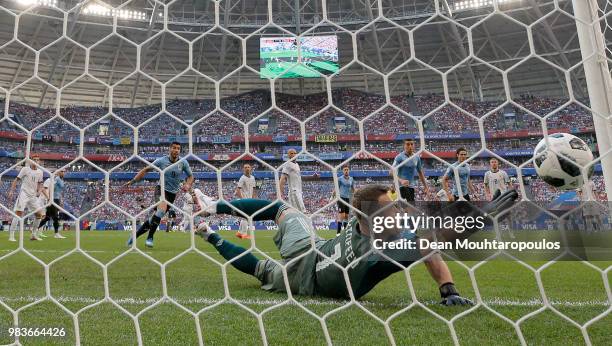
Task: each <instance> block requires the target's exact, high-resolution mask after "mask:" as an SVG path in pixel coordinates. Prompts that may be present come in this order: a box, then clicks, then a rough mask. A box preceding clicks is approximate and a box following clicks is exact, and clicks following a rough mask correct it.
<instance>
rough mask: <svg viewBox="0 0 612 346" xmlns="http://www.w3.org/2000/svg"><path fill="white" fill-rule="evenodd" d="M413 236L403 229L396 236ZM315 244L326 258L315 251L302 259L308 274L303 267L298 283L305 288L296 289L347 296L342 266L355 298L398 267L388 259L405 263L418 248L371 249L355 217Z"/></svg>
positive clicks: (404, 264) (415, 257) (415, 255)
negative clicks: (333, 234)
mask: <svg viewBox="0 0 612 346" xmlns="http://www.w3.org/2000/svg"><path fill="white" fill-rule="evenodd" d="M414 237H415V235H414V234H413V233H409V232H405V233H402V235H401V237H400V238H405V239H411V238H414ZM316 245H317V249H318V250H319V251H320V252H321V253H323V254H325V255H326V256H327V258H326V257H325V256H322V255H321V254H319V253H316V252H313V253H311V254H309V255H307V256H306V258H304V263H302V264H303V268H304V269H305V268H310V270H312V273H310V274H311V275H308V271H307V270H303V271H302V273H303V274H305V275H304V277H302V280H301V282H302V284H303V285H305V287H300V291H301V292H302V293H311V294H313V295H321V296H326V297H338V298H340V297H342V298H348V297H350V295H349V288H348V286H347V284H346V280H345V276H344V274H343V271H342V268H347V274H348V278H349V281H350V287H351V288H352V291H353V294H354V295H355V298H359V297H361V296H363V295H364V294H366V293H367V292H369V291H370V290H371V289H372V288H374V286H376V285H377V284H378V283H379V282H380V281H382V280H384V279H385V278H387V277H389V276H390V275H391V274H393V273H395V272H398V271H400V270H402V268H401V267H400V266H398V265H397V264H395V263H393V262H392V261H389V258H390V259H393V260H394V261H397V262H398V263H400V264H401V265H402V266H408V265H410V264H411V263H412V262H414V261H416V260H418V259H419V258H420V252H419V250H374V249H373V246H372V242H371V238H370V237H369V236H364V235H362V234H361V233H360V232H359V224H358V222H357V219H356V218H353V219H351V220H350V221H349V223H348V225H347V227H346V228H345V229H344V231H342V233H340V235H339V236H337V237H335V238H334V239H330V240H327V241H323V242H321V241H319V242H317V243H316ZM381 253H382V254H384V256H383V255H381ZM364 255H365V256H364ZM362 256H364V257H363V258H361V257H362ZM385 256H386V257H388V258H385ZM356 259H359V260H358V261H355V260H356Z"/></svg>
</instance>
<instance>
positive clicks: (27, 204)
mask: <svg viewBox="0 0 612 346" xmlns="http://www.w3.org/2000/svg"><path fill="white" fill-rule="evenodd" d="M42 207H43V203H41V199H40V198H39V197H30V196H27V195H24V194H19V197H18V198H17V203H15V209H14V211H19V212H23V211H25V210H26V209H27V210H28V211H29V212H33V211H37V210H39V209H41V208H42Z"/></svg>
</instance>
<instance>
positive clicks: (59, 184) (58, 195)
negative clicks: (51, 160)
mask: <svg viewBox="0 0 612 346" xmlns="http://www.w3.org/2000/svg"><path fill="white" fill-rule="evenodd" d="M62 193H64V179H62V178H60V177H58V176H56V177H55V181H54V183H53V199H62Z"/></svg>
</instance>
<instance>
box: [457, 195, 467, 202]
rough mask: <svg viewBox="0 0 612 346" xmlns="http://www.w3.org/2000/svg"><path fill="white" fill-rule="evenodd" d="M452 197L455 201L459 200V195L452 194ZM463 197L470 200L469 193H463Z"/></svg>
mask: <svg viewBox="0 0 612 346" xmlns="http://www.w3.org/2000/svg"><path fill="white" fill-rule="evenodd" d="M453 197H455V201H458V200H459V196H457V195H453ZM463 198H465V200H466V201H469V200H470V195H463Z"/></svg>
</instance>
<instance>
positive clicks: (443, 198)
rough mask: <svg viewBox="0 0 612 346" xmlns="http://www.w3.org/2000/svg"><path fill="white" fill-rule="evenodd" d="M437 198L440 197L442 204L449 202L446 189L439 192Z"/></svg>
mask: <svg viewBox="0 0 612 346" xmlns="http://www.w3.org/2000/svg"><path fill="white" fill-rule="evenodd" d="M436 196H438V199H439V200H440V201H441V202H448V196H447V195H446V191H444V189H442V190H440V191H438V192H437V193H436Z"/></svg>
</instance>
